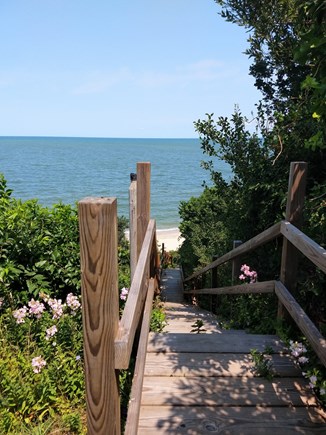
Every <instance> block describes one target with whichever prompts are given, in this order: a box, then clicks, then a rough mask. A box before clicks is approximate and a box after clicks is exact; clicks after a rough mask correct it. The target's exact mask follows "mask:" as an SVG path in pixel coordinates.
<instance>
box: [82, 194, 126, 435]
mask: <svg viewBox="0 0 326 435" xmlns="http://www.w3.org/2000/svg"><path fill="white" fill-rule="evenodd" d="M78 210H79V231H80V255H81V282H82V307H83V330H84V358H85V384H86V402H87V428H88V432H87V433H88V434H89V435H95V434H96V435H99V434H100V435H120V433H121V429H120V399H119V379H118V374H119V373H118V371H117V370H115V356H114V340H115V337H116V334H117V331H118V326H119V292H118V254H117V253H118V225H117V223H118V221H117V201H116V199H115V198H85V199H83V200H82V201H80V202H79V204H78Z"/></svg>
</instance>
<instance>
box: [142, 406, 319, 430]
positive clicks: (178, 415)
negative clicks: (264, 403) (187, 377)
mask: <svg viewBox="0 0 326 435" xmlns="http://www.w3.org/2000/svg"><path fill="white" fill-rule="evenodd" d="M325 429H326V425H325V419H324V417H323V412H322V411H320V410H318V409H316V408H313V407H310V408H303V407H300V408H292V407H290V406H289V407H258V406H256V407H250V406H247V407H239V406H237V407H227V408H226V407H225V408H220V407H201V406H195V407H194V406H193V407H183V406H178V407H173V406H142V408H141V414H140V421H139V432H138V433H139V435H140V434H141V435H153V434H160V435H161V434H171V435H172V434H173V435H184V434H187V435H190V434H191V435H211V434H212V433H216V434H217V433H219V434H223V435H239V434H241V435H253V434H263V435H275V434H280V435H294V434H295V433H301V434H305V435H309V434H311V435H312V434H320V435H321V434H325Z"/></svg>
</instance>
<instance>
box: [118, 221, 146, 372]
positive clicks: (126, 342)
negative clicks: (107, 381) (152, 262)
mask: <svg viewBox="0 0 326 435" xmlns="http://www.w3.org/2000/svg"><path fill="white" fill-rule="evenodd" d="M154 233H155V221H154V220H153V219H151V220H150V221H149V224H148V228H147V232H146V236H145V239H144V243H143V247H142V250H141V253H140V256H139V260H138V263H137V267H136V270H135V275H134V279H133V281H132V283H131V287H130V290H129V294H128V299H127V302H126V305H125V307H124V310H123V314H122V317H121V320H120V324H119V329H118V332H117V336H116V339H115V343H114V348H115V364H116V368H117V369H127V368H128V366H129V359H130V354H131V350H132V345H133V341H134V337H135V333H136V328H137V326H138V324H139V320H140V316H141V312H142V309H143V306H144V302H145V298H146V293H147V287H148V283H147V284H146V279H147V273H148V272H149V270H148V264H149V263H148V262H149V258H150V255H151V251H152V245H153V240H154Z"/></svg>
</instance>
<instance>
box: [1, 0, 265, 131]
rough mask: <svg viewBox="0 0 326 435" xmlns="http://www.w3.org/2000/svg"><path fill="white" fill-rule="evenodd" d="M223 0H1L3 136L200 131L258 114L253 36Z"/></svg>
mask: <svg viewBox="0 0 326 435" xmlns="http://www.w3.org/2000/svg"><path fill="white" fill-rule="evenodd" d="M218 10H219V9H218V6H217V5H216V3H215V2H214V1H213V0H92V1H91V0H10V1H1V2H0V18H1V26H0V41H1V42H0V136H79V137H80V136H89V137H197V133H196V132H195V130H194V126H193V121H195V120H197V119H199V118H204V117H205V113H215V115H216V116H219V115H223V116H229V115H230V114H231V113H232V112H233V109H234V105H235V104H238V105H239V106H240V108H241V110H242V112H243V113H244V114H246V115H248V116H250V112H251V111H252V110H253V109H254V104H255V103H256V102H257V100H258V98H259V94H258V92H257V91H256V90H255V88H254V85H253V79H252V78H251V77H250V76H249V75H248V70H249V60H248V59H247V57H246V56H245V55H244V54H243V51H244V50H245V49H246V46H247V42H246V39H247V36H248V35H247V34H246V33H245V31H244V30H243V29H240V28H238V27H237V26H235V25H233V24H230V23H226V22H224V20H223V19H222V18H221V17H220V16H219V15H218Z"/></svg>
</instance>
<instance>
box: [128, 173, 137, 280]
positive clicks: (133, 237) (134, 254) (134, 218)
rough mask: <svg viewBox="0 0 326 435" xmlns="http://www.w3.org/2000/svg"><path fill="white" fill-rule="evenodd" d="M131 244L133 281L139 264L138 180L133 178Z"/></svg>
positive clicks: (130, 219) (131, 187)
mask: <svg viewBox="0 0 326 435" xmlns="http://www.w3.org/2000/svg"><path fill="white" fill-rule="evenodd" d="M129 244H130V281H132V279H133V276H134V274H135V270H136V265H137V258H138V255H137V181H136V180H133V181H131V183H130V187H129Z"/></svg>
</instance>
